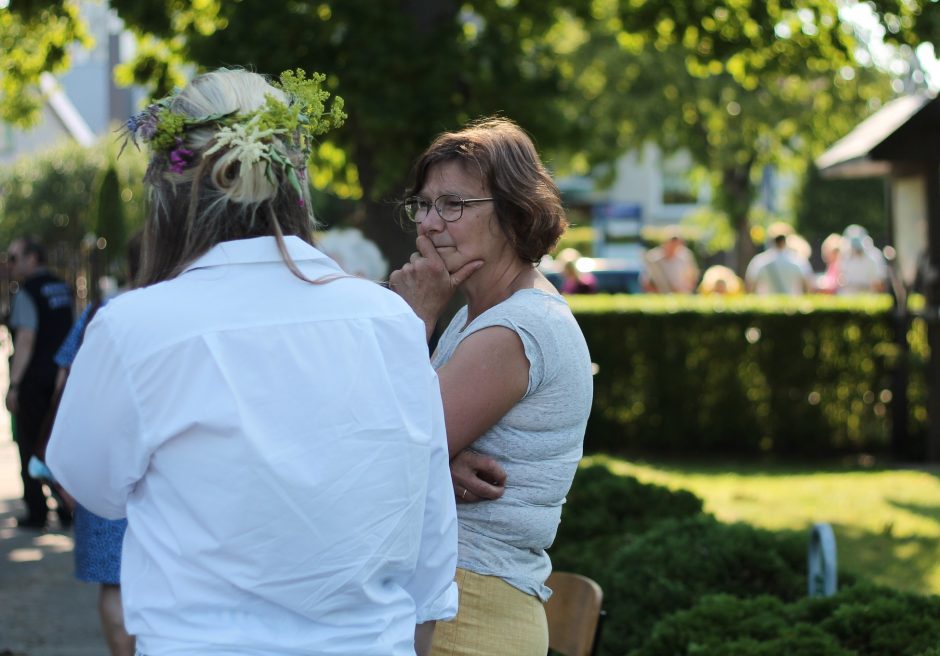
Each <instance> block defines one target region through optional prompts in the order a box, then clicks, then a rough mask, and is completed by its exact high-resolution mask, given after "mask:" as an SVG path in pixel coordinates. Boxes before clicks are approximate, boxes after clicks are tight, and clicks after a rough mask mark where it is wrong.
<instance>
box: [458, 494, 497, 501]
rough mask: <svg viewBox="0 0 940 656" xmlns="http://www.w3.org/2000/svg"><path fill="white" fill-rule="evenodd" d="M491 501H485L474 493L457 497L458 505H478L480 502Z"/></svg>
mask: <svg viewBox="0 0 940 656" xmlns="http://www.w3.org/2000/svg"><path fill="white" fill-rule="evenodd" d="M489 500H490V499H483V498H482V497H478V496H477V495H475V494H474V493H473V492H467V493H466V494H465V495H462V496H459V497H457V503H478V502H480V501H489Z"/></svg>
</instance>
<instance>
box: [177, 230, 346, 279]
mask: <svg viewBox="0 0 940 656" xmlns="http://www.w3.org/2000/svg"><path fill="white" fill-rule="evenodd" d="M284 245H285V246H286V248H287V253H288V254H289V255H290V257H291V259H292V260H294V262H305V261H312V260H322V261H323V262H324V263H333V261H332V260H331V259H330V258H329V257H327V256H326V255H324V254H323V253H321V252H320V251H319V250H317V249H316V248H314V247H313V246H311V245H310V244H308V243H307V242H305V241H304V240H302V239H301V238H300V237H294V236H290V237H284ZM283 260H284V258H283V256H282V255H281V252H280V251H279V250H278V248H277V240H276V239H275V238H274V237H252V238H251V239H237V240H234V241H225V242H222V243H221V244H216V245H215V246H213V247H212V248H210V249H209V250H208V251H207V252H206V253H205V254H203V255H202V256H201V257H199V258H198V259H197V260H196V261H195V262H193V263H192V264H190V265H189V266H188V267H186V269H185V271H184V272H183V273H186V272H187V271H192V270H193V269H205V268H208V267H216V266H228V265H232V264H258V263H267V262H282V261H283ZM333 266H336V265H335V264H333Z"/></svg>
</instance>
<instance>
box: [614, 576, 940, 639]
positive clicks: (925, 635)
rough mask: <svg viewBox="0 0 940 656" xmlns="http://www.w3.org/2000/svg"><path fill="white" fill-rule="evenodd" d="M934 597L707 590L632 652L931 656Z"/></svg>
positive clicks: (937, 623) (939, 628)
mask: <svg viewBox="0 0 940 656" xmlns="http://www.w3.org/2000/svg"><path fill="white" fill-rule="evenodd" d="M938 643H940V598H938V597H921V596H918V595H914V594H910V593H905V592H899V591H897V590H893V589H890V588H884V587H878V586H872V585H851V586H849V587H844V588H843V589H842V590H841V591H840V592H839V593H838V594H836V595H834V596H832V597H814V598H808V597H804V598H802V599H799V600H797V601H794V602H790V603H787V602H784V601H782V600H781V599H777V598H773V597H758V598H752V599H745V598H740V597H734V596H730V595H725V594H722V595H713V596H705V597H702V598H701V599H699V600H698V602H697V603H696V604H695V605H694V606H693V607H692V608H690V609H688V610H683V611H679V612H676V613H674V614H672V615H669V616H667V617H665V618H663V619H662V620H660V621H659V622H658V623H657V625H656V626H655V628H654V629H653V631H652V633H651V635H650V637H649V639H648V640H647V641H646V643H645V644H644V645H643V646H642V647H640V648H638V649H636V650H634V651H632V652H630V656H682V655H686V654H688V655H692V654H695V656H719V655H725V654H734V655H735V656H776V655H778V654H794V655H795V656H937V645H938Z"/></svg>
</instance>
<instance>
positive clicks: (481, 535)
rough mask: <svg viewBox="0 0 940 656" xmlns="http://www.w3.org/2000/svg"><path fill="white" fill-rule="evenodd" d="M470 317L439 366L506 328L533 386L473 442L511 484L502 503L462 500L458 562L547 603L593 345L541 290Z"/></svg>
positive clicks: (447, 336) (441, 347)
mask: <svg viewBox="0 0 940 656" xmlns="http://www.w3.org/2000/svg"><path fill="white" fill-rule="evenodd" d="M466 322H467V308H466V307H463V308H461V309H460V311H459V312H457V314H456V316H455V317H454V318H453V320H452V321H451V322H450V325H449V326H448V327H447V330H446V331H444V334H443V335H442V336H441V339H440V342H439V343H438V345H437V350H435V352H434V356H433V357H432V364H433V365H434V368H435V369H439V368H440V367H441V366H443V365H444V364H445V363H446V362H447V361H448V360H450V358H451V357H452V356H453V354H454V351H455V350H456V349H457V346H458V345H459V344H460V342H461V340H463V339H464V338H465V337H466V336H467V335H471V334H473V333H474V332H476V331H478V330H482V329H483V328H488V327H490V326H504V327H506V328H509V329H510V330H512V331H514V332H515V333H516V334H517V335H519V338H520V339H521V340H522V345H523V347H524V348H525V354H526V357H527V358H528V360H529V385H528V389H527V390H526V393H525V396H524V397H523V398H522V400H521V401H519V403H517V404H516V405H515V406H514V407H513V408H512V409H511V410H510V411H509V412H508V413H506V415H505V416H504V417H503V418H502V419H500V420H499V422H498V423H497V424H496V425H495V426H493V427H492V428H490V430H488V431H487V432H486V433H485V434H483V435H482V436H481V437H479V438H478V439H477V440H476V441H475V442H474V443H473V445H472V447H471V448H473V450H475V451H477V452H479V453H483V454H486V455H488V456H491V457H493V458H495V459H496V460H497V461H498V462H499V463H500V465H502V467H503V468H504V469H505V470H506V474H507V480H506V490H505V494H503V496H502V497H501V498H500V499H497V500H496V501H482V502H479V503H469V504H457V519H458V522H459V531H458V541H459V544H458V561H457V566H458V567H462V568H464V569H467V570H470V571H472V572H476V573H478V574H485V575H490V576H498V577H500V578H502V579H503V580H504V581H506V582H507V583H509V584H510V585H512V586H514V587H516V588H518V589H520V590H522V591H523V592H526V593H528V594H531V595H534V596H537V597H539V598H540V599H541V600H542V601H546V600H547V599H548V597H549V596H550V595H551V591H550V590H549V589H548V588H547V587H545V585H544V584H545V579H547V578H548V575H549V574H550V573H551V561H550V560H549V557H548V554H546V553H545V549H547V548H548V547H550V546H551V544H552V541H553V540H554V539H555V533H556V531H557V529H558V522H559V520H560V518H561V505H562V504H563V503H564V502H565V495H566V494H567V493H568V490H569V488H570V487H571V481H572V479H573V478H574V474H575V470H576V469H577V467H578V462H579V461H580V459H581V447H582V444H583V440H584V429H585V426H586V425H587V419H588V414H589V413H590V410H591V398H592V394H593V381H592V379H591V358H590V355H589V354H588V349H587V344H586V343H585V341H584V336H583V335H582V334H581V329H580V327H579V326H578V323H577V322H576V321H575V318H574V316H573V315H572V314H571V310H570V308H569V307H568V304H567V303H566V302H565V300H564V299H563V298H562V297H561V296H557V295H554V294H549V293H547V292H544V291H541V290H538V289H523V290H520V291H518V292H516V293H515V294H513V295H512V296H511V297H510V298H508V299H506V300H505V301H503V302H502V303H500V304H498V305H496V306H494V307H492V308H490V309H489V310H487V311H486V312H484V313H483V314H481V315H480V316H479V317H477V318H476V319H475V320H474V321H472V322H471V323H470V325H468V326H465V324H466Z"/></svg>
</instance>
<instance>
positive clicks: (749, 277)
mask: <svg viewBox="0 0 940 656" xmlns="http://www.w3.org/2000/svg"><path fill="white" fill-rule="evenodd" d="M768 238H769V244H768V247H767V250H765V251H764V252H762V253H758V254H757V255H755V256H754V258H753V259H752V260H751V261H750V262H749V263H748V265H747V269H746V270H745V272H744V283H745V286H746V288H747V291H749V292H752V293H755V294H762V295H766V294H787V295H791V296H798V295H801V294H806V293H808V292H811V291H813V286H814V281H813V269H812V268H811V267H810V265H809V262H808V261H807V260H806V259H805V258H804V257H802V256H801V255H800V254H798V253H797V252H795V251H794V250H793V249H792V248H790V247H789V246H788V243H787V238H788V235H787V233H786V231H784V230H774V231H773V232H771V231H768Z"/></svg>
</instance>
